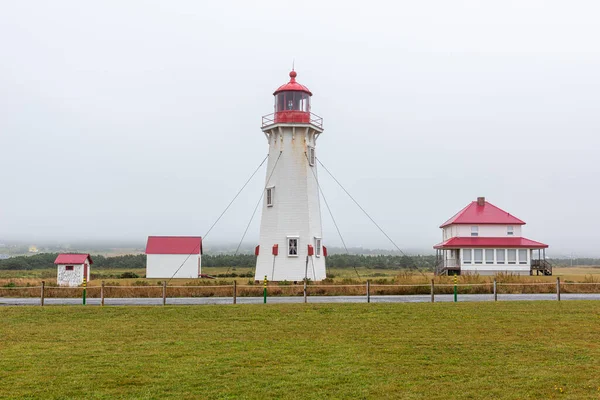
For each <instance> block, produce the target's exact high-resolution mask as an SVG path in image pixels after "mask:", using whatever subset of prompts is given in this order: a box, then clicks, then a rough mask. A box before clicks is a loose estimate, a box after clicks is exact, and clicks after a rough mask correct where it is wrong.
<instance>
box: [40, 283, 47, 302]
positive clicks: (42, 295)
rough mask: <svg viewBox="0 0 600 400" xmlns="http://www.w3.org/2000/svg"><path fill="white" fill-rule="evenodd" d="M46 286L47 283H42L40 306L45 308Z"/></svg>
mask: <svg viewBox="0 0 600 400" xmlns="http://www.w3.org/2000/svg"><path fill="white" fill-rule="evenodd" d="M44 286H46V282H45V281H42V290H41V293H40V305H41V306H42V307H43V306H44Z"/></svg>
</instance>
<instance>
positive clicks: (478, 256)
mask: <svg viewBox="0 0 600 400" xmlns="http://www.w3.org/2000/svg"><path fill="white" fill-rule="evenodd" d="M473 251H474V253H475V255H474V258H475V264H483V249H475V250H473Z"/></svg>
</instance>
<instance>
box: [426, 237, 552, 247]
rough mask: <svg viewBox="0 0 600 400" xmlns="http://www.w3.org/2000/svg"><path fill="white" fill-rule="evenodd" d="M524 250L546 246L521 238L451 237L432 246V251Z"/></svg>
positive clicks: (545, 245)
mask: <svg viewBox="0 0 600 400" xmlns="http://www.w3.org/2000/svg"><path fill="white" fill-rule="evenodd" d="M473 247H479V248H482V247H483V248H486V247H488V248H495V247H498V248H524V249H545V248H547V247H548V245H547V244H544V243H540V242H536V241H534V240H530V239H525V238H523V237H453V238H450V239H448V240H446V241H445V242H442V243H438V244H436V245H435V246H433V248H434V249H456V248H473Z"/></svg>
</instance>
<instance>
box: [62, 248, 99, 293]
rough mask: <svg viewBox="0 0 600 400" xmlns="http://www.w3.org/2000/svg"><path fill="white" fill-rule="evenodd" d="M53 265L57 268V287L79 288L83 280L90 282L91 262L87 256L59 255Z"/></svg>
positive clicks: (90, 258)
mask: <svg viewBox="0 0 600 400" xmlns="http://www.w3.org/2000/svg"><path fill="white" fill-rule="evenodd" d="M54 264H56V266H57V273H56V283H57V284H58V285H59V286H79V285H81V284H82V283H83V279H84V278H85V279H86V280H87V281H89V280H90V266H91V265H92V264H93V261H92V257H90V255H89V254H70V253H66V254H59V255H58V257H56V260H55V261H54Z"/></svg>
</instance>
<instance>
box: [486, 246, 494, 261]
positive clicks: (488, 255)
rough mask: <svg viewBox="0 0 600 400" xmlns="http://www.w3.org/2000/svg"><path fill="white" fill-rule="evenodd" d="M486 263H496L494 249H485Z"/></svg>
mask: <svg viewBox="0 0 600 400" xmlns="http://www.w3.org/2000/svg"><path fill="white" fill-rule="evenodd" d="M485 263H486V264H493V263H494V249H485Z"/></svg>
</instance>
